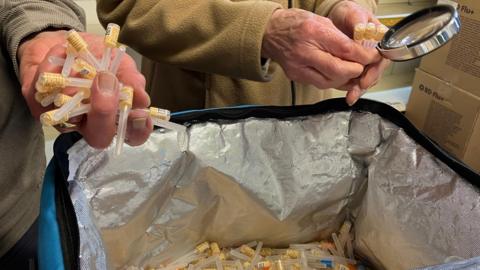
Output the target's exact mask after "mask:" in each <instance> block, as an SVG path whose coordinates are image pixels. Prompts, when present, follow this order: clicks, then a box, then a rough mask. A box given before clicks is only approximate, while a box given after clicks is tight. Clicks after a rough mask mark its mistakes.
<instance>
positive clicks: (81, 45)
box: [67, 30, 100, 70]
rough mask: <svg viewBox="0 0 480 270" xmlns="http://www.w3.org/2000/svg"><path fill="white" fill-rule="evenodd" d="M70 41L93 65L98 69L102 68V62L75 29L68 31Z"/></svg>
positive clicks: (80, 54)
mask: <svg viewBox="0 0 480 270" xmlns="http://www.w3.org/2000/svg"><path fill="white" fill-rule="evenodd" d="M67 41H68V43H69V44H70V45H71V46H72V47H73V48H74V49H75V51H76V52H77V53H78V55H79V56H80V57H82V58H84V59H85V60H86V61H87V62H89V63H90V64H91V65H93V66H94V67H95V68H96V69H97V70H98V69H100V64H99V63H98V60H97V58H95V56H93V54H92V53H91V52H90V51H89V50H88V45H87V43H86V42H85V40H83V38H82V37H81V36H80V34H78V32H77V31H75V30H70V31H68V33H67Z"/></svg>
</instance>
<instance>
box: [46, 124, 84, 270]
mask: <svg viewBox="0 0 480 270" xmlns="http://www.w3.org/2000/svg"><path fill="white" fill-rule="evenodd" d="M65 135H68V136H61V137H62V138H61V139H59V140H56V141H55V144H54V147H53V148H54V158H53V162H54V163H55V207H56V211H57V223H58V228H59V232H60V243H61V245H62V255H63V264H64V267H65V269H67V270H76V269H80V258H79V254H80V233H79V230H78V222H77V216H76V215H75V209H74V208H73V204H72V200H71V199H70V192H69V191H68V182H67V179H68V155H67V150H68V148H70V147H71V146H72V145H73V144H74V143H75V142H77V141H78V140H79V139H81V138H82V137H81V135H80V134H78V133H76V134H65Z"/></svg>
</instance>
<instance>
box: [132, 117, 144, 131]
mask: <svg viewBox="0 0 480 270" xmlns="http://www.w3.org/2000/svg"><path fill="white" fill-rule="evenodd" d="M146 126H147V118H146V117H141V118H135V119H133V120H132V127H133V129H134V130H140V129H144V128H145V127H146Z"/></svg>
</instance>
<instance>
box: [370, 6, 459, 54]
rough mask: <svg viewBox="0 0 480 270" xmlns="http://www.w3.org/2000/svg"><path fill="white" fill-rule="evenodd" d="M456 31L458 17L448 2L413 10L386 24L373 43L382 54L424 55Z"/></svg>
mask: <svg viewBox="0 0 480 270" xmlns="http://www.w3.org/2000/svg"><path fill="white" fill-rule="evenodd" d="M459 31H460V17H459V16H458V12H457V10H456V9H455V8H454V7H453V6H450V5H438V6H434V7H430V8H426V9H422V10H420V11H417V12H415V13H413V14H411V15H409V16H408V17H406V18H404V19H403V20H401V21H400V22H398V23H397V24H395V25H394V26H393V27H392V28H390V29H389V30H388V31H387V32H386V33H385V35H384V36H383V39H382V40H381V41H380V43H379V44H378V46H377V49H378V50H379V51H380V53H381V54H382V55H383V56H384V57H385V58H388V59H390V60H392V61H396V62H400V61H407V60H412V59H415V58H418V57H421V56H424V55H426V54H428V53H430V52H432V51H434V50H436V49H438V48H440V47H441V46H443V45H444V44H446V43H447V42H448V41H449V40H450V39H452V38H453V37H454V36H455V35H456V34H458V32H459Z"/></svg>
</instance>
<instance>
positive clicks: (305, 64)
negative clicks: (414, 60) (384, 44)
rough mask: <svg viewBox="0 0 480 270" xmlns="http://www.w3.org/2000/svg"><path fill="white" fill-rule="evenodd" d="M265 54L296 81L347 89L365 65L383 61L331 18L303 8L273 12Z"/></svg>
mask: <svg viewBox="0 0 480 270" xmlns="http://www.w3.org/2000/svg"><path fill="white" fill-rule="evenodd" d="M262 56H263V57H265V58H271V59H272V60H274V61H276V62H277V63H279V64H280V65H281V66H282V68H283V70H284V71H285V74H286V75H287V76H288V77H289V78H290V79H292V80H294V81H298V82H301V83H305V84H312V85H314V86H315V87H317V88H320V89H325V88H331V87H333V88H338V89H345V90H348V89H346V87H350V85H349V84H348V83H349V82H350V81H351V80H352V79H355V78H357V77H359V76H360V75H361V74H362V73H363V71H364V67H365V66H367V65H369V64H372V63H377V62H379V61H380V60H381V56H380V55H379V54H378V52H377V51H376V50H375V49H372V48H370V49H367V48H363V47H362V46H361V45H360V44H358V43H356V42H354V41H353V40H352V39H351V38H349V37H348V36H347V35H345V34H344V33H342V32H341V31H340V30H338V29H337V28H336V27H335V25H334V24H333V23H332V21H331V20H330V19H328V18H325V17H321V16H318V15H315V14H313V13H311V12H308V11H305V10H301V9H279V10H276V11H275V12H274V13H273V14H272V18H271V19H270V21H269V23H268V25H267V29H266V31H265V34H264V37H263V43H262Z"/></svg>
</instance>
